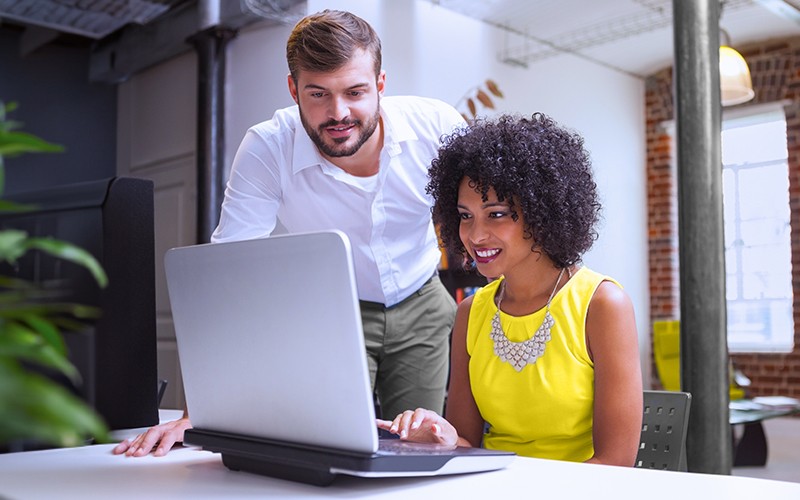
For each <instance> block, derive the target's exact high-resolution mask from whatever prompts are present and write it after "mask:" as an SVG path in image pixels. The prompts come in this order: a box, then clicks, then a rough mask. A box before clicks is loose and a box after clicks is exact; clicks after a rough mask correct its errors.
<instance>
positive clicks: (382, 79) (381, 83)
mask: <svg viewBox="0 0 800 500" xmlns="http://www.w3.org/2000/svg"><path fill="white" fill-rule="evenodd" d="M375 86H376V87H377V89H378V95H379V96H381V97H383V90H384V89H385V88H386V72H385V71H384V70H381V72H380V73H378V79H377V81H376V82H375Z"/></svg>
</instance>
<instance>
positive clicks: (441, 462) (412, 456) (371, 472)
mask: <svg viewBox="0 0 800 500" xmlns="http://www.w3.org/2000/svg"><path fill="white" fill-rule="evenodd" d="M184 442H185V443H186V444H188V445H193V446H201V447H202V448H203V449H205V450H207V451H212V452H217V453H220V454H221V455H222V463H223V464H224V465H225V466H226V467H227V468H228V469H231V470H239V471H244V472H251V473H254V474H261V475H264V476H270V477H275V478H279V479H285V480H289V481H295V482H301V483H306V484H312V485H316V486H328V485H330V484H331V483H332V482H333V481H334V479H335V478H336V476H337V475H339V474H344V475H348V476H360V477H372V478H378V477H420V476H434V475H440V474H461V473H467V472H482V471H488V470H495V469H500V468H503V467H505V466H506V465H507V464H508V463H509V462H510V461H511V460H512V459H513V458H514V456H515V455H514V454H513V453H511V452H505V451H496V450H486V449H483V448H460V447H459V448H455V449H453V450H450V451H447V452H440V453H424V452H414V451H408V452H405V453H401V454H392V455H384V454H381V453H358V452H349V451H343V450H333V449H329V448H322V447H314V446H303V445H298V444H297V443H286V442H283V441H275V440H270V439H264V438H254V437H251V436H242V435H238V434H231V433H227V432H219V431H213V430H207V429H198V428H194V429H188V430H186V432H185V433H184ZM478 457H480V458H481V459H482V460H476V458H478Z"/></svg>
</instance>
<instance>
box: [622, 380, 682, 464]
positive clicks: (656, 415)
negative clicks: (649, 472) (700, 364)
mask: <svg viewBox="0 0 800 500" xmlns="http://www.w3.org/2000/svg"><path fill="white" fill-rule="evenodd" d="M691 403H692V395H691V394H689V393H688V392H676V391H644V414H643V418H642V437H641V442H640V444H639V453H638V454H637V455H636V464H635V466H636V467H638V468H643V469H661V470H673V471H685V470H686V430H687V429H686V428H687V427H688V424H689V408H690V406H691Z"/></svg>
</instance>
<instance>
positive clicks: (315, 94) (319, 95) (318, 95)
mask: <svg viewBox="0 0 800 500" xmlns="http://www.w3.org/2000/svg"><path fill="white" fill-rule="evenodd" d="M309 95H310V96H311V97H314V98H319V97H322V96H324V95H325V93H324V92H312V93H311V94H309Z"/></svg>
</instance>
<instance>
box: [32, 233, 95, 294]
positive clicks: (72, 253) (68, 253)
mask: <svg viewBox="0 0 800 500" xmlns="http://www.w3.org/2000/svg"><path fill="white" fill-rule="evenodd" d="M28 247H29V248H36V249H38V250H42V251H44V252H47V253H49V254H50V255H53V256H55V257H59V258H61V259H64V260H68V261H70V262H74V263H76V264H80V265H82V266H83V267H85V268H86V269H88V270H89V272H91V273H92V276H94V279H95V280H96V281H97V284H98V285H100V288H105V287H106V285H108V276H106V273H105V271H103V267H102V266H101V265H100V263H99V262H97V259H95V258H94V256H92V254H90V253H89V252H87V251H86V250H84V249H83V248H81V247H78V246H75V245H73V244H72V243H67V242H66V241H61V240H57V239H55V238H29V239H28Z"/></svg>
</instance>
